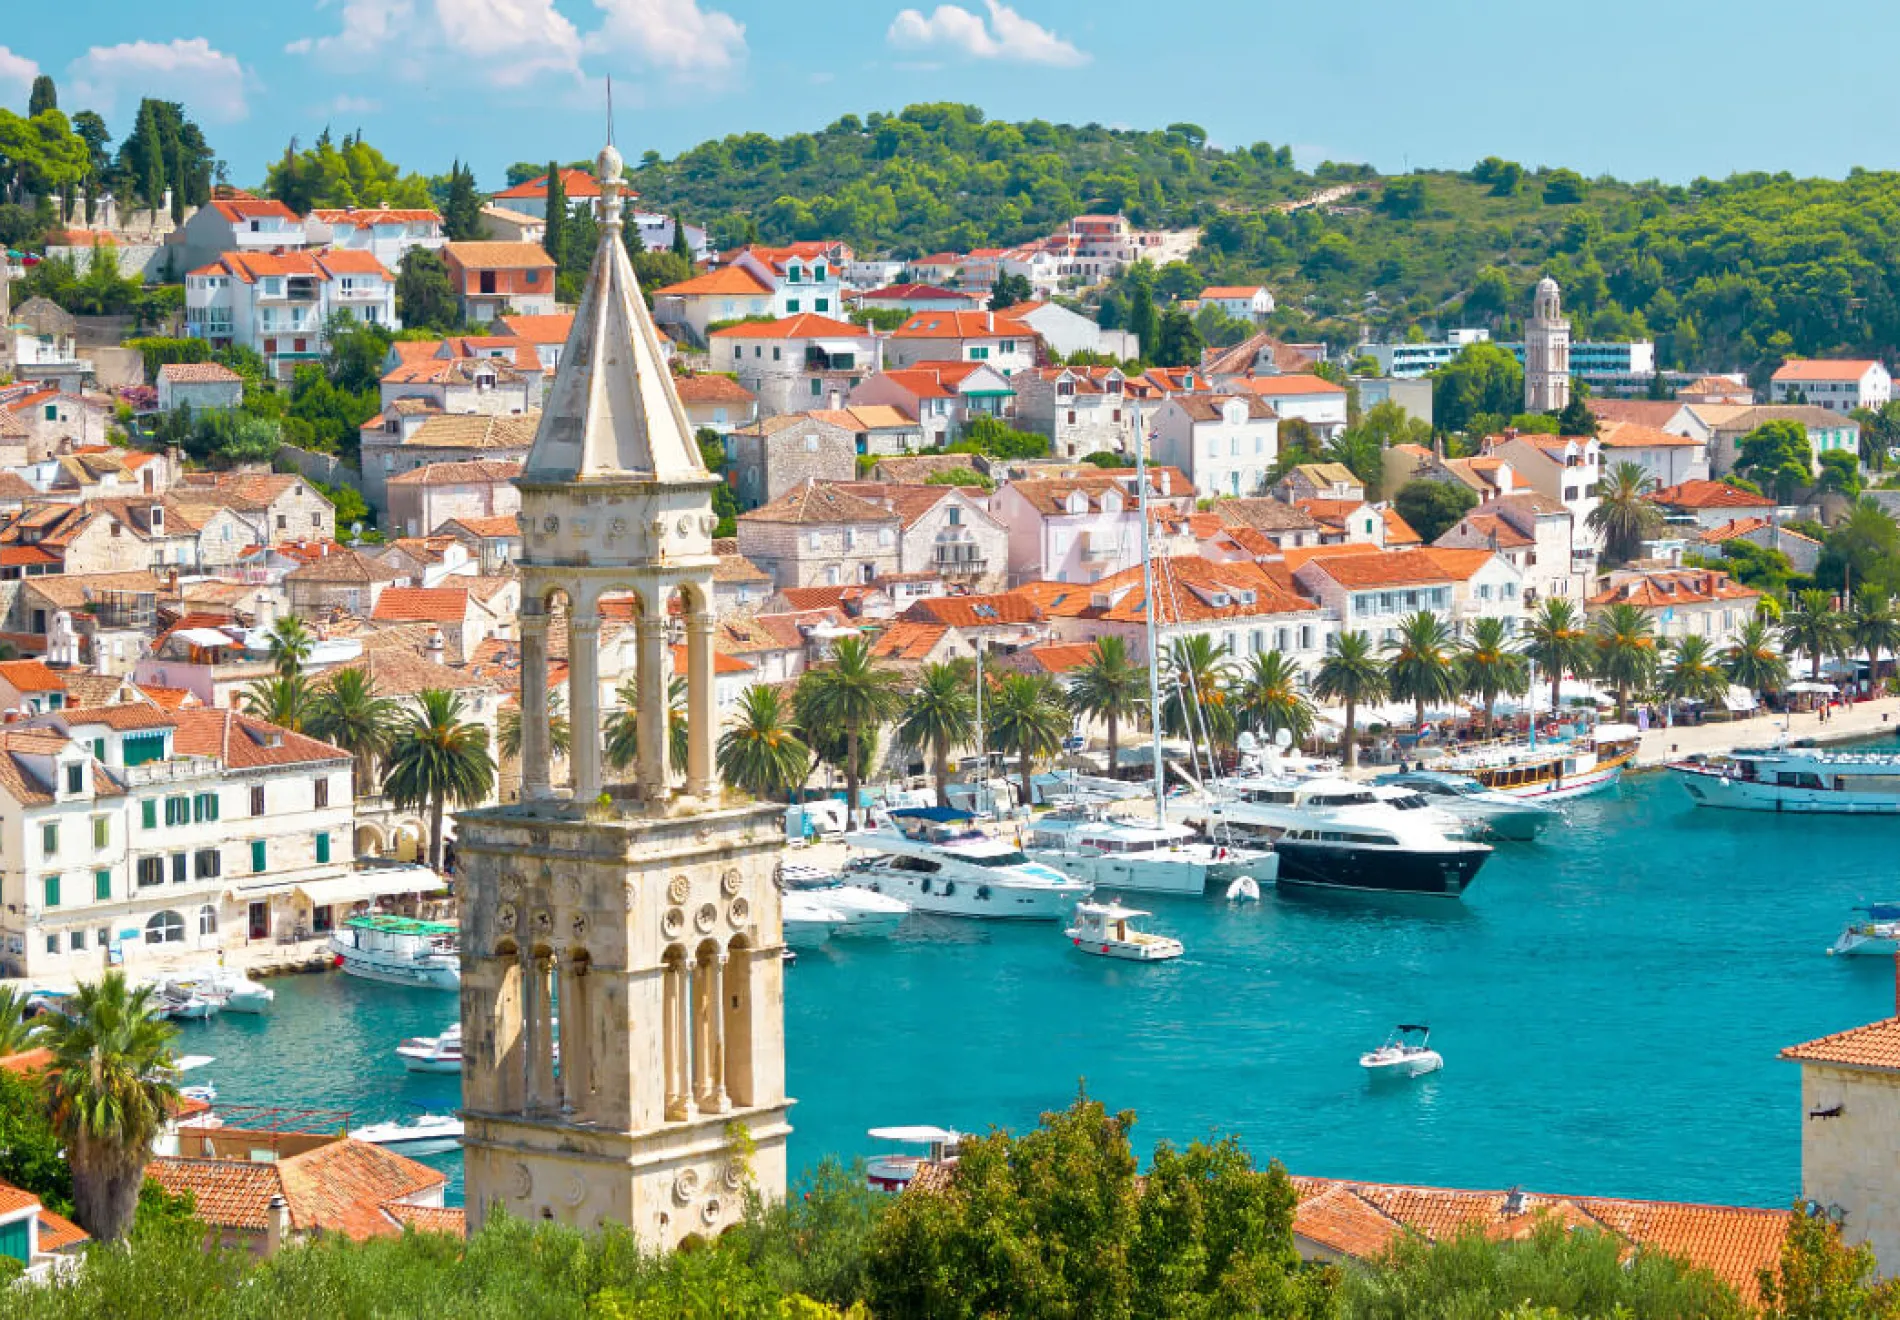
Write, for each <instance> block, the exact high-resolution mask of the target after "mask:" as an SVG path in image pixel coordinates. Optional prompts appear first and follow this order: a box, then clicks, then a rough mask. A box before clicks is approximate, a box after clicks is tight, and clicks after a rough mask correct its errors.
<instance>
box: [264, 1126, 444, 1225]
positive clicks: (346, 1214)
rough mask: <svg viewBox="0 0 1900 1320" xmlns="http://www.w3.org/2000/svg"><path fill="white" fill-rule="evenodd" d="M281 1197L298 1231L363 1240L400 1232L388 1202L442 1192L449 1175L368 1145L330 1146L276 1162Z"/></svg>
mask: <svg viewBox="0 0 1900 1320" xmlns="http://www.w3.org/2000/svg"><path fill="white" fill-rule="evenodd" d="M277 1167H278V1168H279V1170H281V1173H282V1178H283V1184H284V1198H285V1199H286V1200H287V1201H289V1202H290V1213H291V1218H292V1220H293V1221H295V1222H298V1224H299V1227H305V1226H307V1227H310V1228H316V1229H321V1230H324V1231H326V1232H334V1233H342V1234H343V1235H344V1236H346V1237H349V1238H351V1239H354V1240H356V1241H361V1240H363V1239H365V1238H371V1237H382V1236H386V1235H389V1234H392V1233H395V1232H399V1231H400V1224H399V1223H398V1222H396V1221H394V1220H393V1219H392V1218H391V1216H390V1214H389V1213H388V1212H387V1211H386V1207H387V1206H388V1204H389V1203H390V1202H392V1201H396V1200H400V1199H402V1198H404V1197H413V1196H418V1195H421V1194H423V1193H426V1192H430V1191H433V1190H434V1189H436V1188H439V1187H441V1186H442V1185H443V1184H445V1183H446V1182H447V1181H448V1175H447V1174H444V1173H440V1172H437V1171H436V1170H434V1169H431V1168H430V1167H429V1166H428V1165H426V1164H420V1163H418V1162H416V1161H415V1160H412V1159H410V1158H408V1157H407V1156H404V1155H398V1154H397V1153H396V1152H394V1151H389V1150H384V1149H383V1148H382V1147H380V1146H372V1145H370V1144H369V1143H368V1142H363V1141H351V1140H348V1139H345V1140H341V1141H332V1142H329V1143H328V1144H326V1145H323V1146H319V1147H317V1148H316V1149H315V1150H311V1151H305V1152H304V1153H302V1154H300V1155H294V1156H292V1157H291V1158H289V1159H286V1160H281V1161H279V1163H278V1166H277Z"/></svg>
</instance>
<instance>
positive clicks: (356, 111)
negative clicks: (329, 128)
mask: <svg viewBox="0 0 1900 1320" xmlns="http://www.w3.org/2000/svg"><path fill="white" fill-rule="evenodd" d="M326 108H327V109H328V110H329V112H330V113H331V114H334V115H373V114H375V113H376V112H377V111H378V110H381V109H382V108H383V103H382V102H381V101H377V100H373V99H372V98H370V97H367V96H350V95H348V94H347V93H346V94H344V95H342V96H339V97H337V98H336V99H335V100H334V101H332V102H330V104H329V105H328V106H327V107H326Z"/></svg>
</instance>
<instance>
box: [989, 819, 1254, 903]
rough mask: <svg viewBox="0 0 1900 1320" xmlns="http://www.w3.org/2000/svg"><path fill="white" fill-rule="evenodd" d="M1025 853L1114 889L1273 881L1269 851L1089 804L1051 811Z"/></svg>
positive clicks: (1170, 890)
mask: <svg viewBox="0 0 1900 1320" xmlns="http://www.w3.org/2000/svg"><path fill="white" fill-rule="evenodd" d="M1023 851H1024V852H1025V853H1027V854H1028V855H1029V857H1030V859H1031V860H1033V861H1038V862H1043V863H1046V864H1047V865H1049V866H1053V867H1055V868H1056V869H1057V870H1058V871H1061V872H1062V873H1063V874H1065V875H1071V876H1074V877H1075V878H1076V879H1078V880H1087V881H1088V882H1089V883H1091V884H1093V885H1094V886H1095V887H1096V888H1097V889H1113V890H1114V891H1116V892H1117V893H1120V892H1122V891H1131V892H1135V893H1144V894H1204V893H1206V892H1207V890H1208V887H1209V886H1212V885H1218V886H1220V887H1221V888H1222V889H1223V890H1224V889H1225V888H1226V887H1227V886H1228V885H1230V884H1232V883H1233V882H1234V881H1235V880H1238V879H1239V878H1240V877H1241V876H1243V875H1245V876H1251V877H1252V878H1253V879H1254V880H1256V881H1271V880H1272V879H1273V878H1274V876H1275V875H1276V874H1277V873H1278V870H1279V863H1278V859H1276V858H1275V857H1274V855H1273V851H1272V850H1271V849H1268V848H1245V847H1241V846H1240V845H1239V844H1233V845H1226V844H1219V843H1210V842H1208V841H1207V840H1205V839H1203V838H1202V837H1201V836H1200V835H1199V834H1198V833H1197V832H1196V831H1194V830H1191V829H1189V828H1188V827H1187V826H1185V825H1176V824H1173V823H1171V822H1167V823H1161V822H1156V821H1152V820H1133V819H1123V818H1120V817H1116V816H1111V815H1106V814H1104V813H1103V812H1101V811H1099V810H1097V809H1095V808H1092V807H1087V806H1075V807H1064V808H1061V809H1060V810H1057V811H1052V812H1050V813H1049V814H1048V815H1046V816H1043V817H1042V818H1041V819H1039V820H1037V821H1036V822H1035V824H1034V825H1033V826H1031V827H1030V829H1029V832H1028V837H1027V839H1026V840H1025V841H1024V846H1023Z"/></svg>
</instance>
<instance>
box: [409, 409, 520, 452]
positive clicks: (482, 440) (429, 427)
mask: <svg viewBox="0 0 1900 1320" xmlns="http://www.w3.org/2000/svg"><path fill="white" fill-rule="evenodd" d="M540 425H541V414H540V413H538V412H531V413H523V414H521V415H520V416H514V415H512V414H511V415H509V416H505V417H483V416H476V415H471V414H446V415H443V416H440V417H431V418H430V419H429V420H428V421H426V422H424V423H423V424H422V425H421V426H418V427H417V428H416V429H415V430H414V431H412V432H410V433H409V437H408V438H407V439H406V440H404V441H403V444H404V446H406V447H408V448H412V449H417V448H420V449H519V450H521V451H523V452H524V453H525V452H526V451H527V450H528V449H529V448H530V447H531V446H532V445H533V444H534V433H535V430H536V429H537V428H538V427H539V426H540Z"/></svg>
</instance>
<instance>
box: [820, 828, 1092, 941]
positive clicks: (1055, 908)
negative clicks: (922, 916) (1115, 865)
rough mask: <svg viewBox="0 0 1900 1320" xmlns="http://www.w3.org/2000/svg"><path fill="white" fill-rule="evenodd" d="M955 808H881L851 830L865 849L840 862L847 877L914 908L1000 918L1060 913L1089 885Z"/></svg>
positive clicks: (939, 913) (1054, 918)
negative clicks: (864, 825)
mask: <svg viewBox="0 0 1900 1320" xmlns="http://www.w3.org/2000/svg"><path fill="white" fill-rule="evenodd" d="M969 825H970V818H969V817H968V816H967V815H965V814H963V813H962V812H960V811H957V810H956V809H954V808H948V807H922V808H909V809H906V810H903V811H896V812H890V813H886V814H884V815H883V817H882V819H881V820H880V821H879V823H878V824H877V825H875V826H873V828H871V829H868V830H860V831H858V832H856V833H854V834H852V835H850V836H849V841H850V843H851V845H852V846H853V847H855V848H860V849H864V850H866V851H867V852H869V853H870V854H871V855H870V856H868V857H861V858H856V859H854V860H853V861H852V862H850V863H849V864H848V865H847V866H846V867H845V872H846V874H847V875H849V876H850V877H851V878H852V879H854V880H856V881H857V882H858V883H860V884H862V885H864V886H865V887H866V888H868V889H871V890H873V891H874V892H876V893H880V894H890V895H894V896H895V897H897V898H901V899H903V900H904V901H905V902H906V903H909V904H910V906H911V910H912V911H913V912H920V913H929V914H932V915H936V916H946V917H978V918H987V919H990V920H1002V921H1060V920H1062V919H1063V918H1064V917H1066V916H1067V915H1068V914H1069V913H1070V912H1071V911H1072V910H1073V909H1074V907H1075V905H1076V903H1078V902H1079V901H1081V900H1082V899H1085V898H1087V897H1088V896H1089V894H1090V893H1091V892H1093V890H1094V888H1095V887H1094V886H1093V885H1091V884H1090V883H1089V882H1088V881H1086V880H1077V879H1074V878H1072V877H1070V876H1067V875H1064V874H1063V873H1062V872H1060V871H1057V870H1055V869H1053V868H1052V867H1049V866H1045V865H1043V864H1042V863H1041V862H1034V861H1031V860H1030V859H1029V857H1028V856H1027V855H1026V854H1024V852H1023V851H1022V850H1021V849H1020V848H1018V847H1016V845H1015V844H1013V843H1009V842H1005V841H1004V840H1001V839H993V838H991V837H989V836H988V835H985V834H983V833H981V832H979V831H976V830H973V829H971V828H970V827H969Z"/></svg>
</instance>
